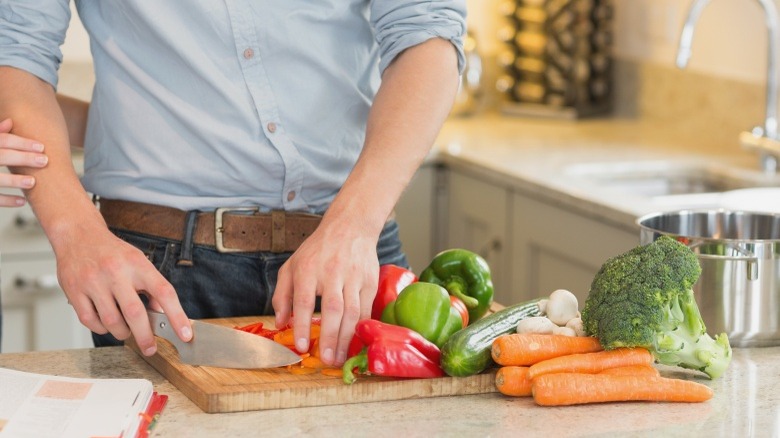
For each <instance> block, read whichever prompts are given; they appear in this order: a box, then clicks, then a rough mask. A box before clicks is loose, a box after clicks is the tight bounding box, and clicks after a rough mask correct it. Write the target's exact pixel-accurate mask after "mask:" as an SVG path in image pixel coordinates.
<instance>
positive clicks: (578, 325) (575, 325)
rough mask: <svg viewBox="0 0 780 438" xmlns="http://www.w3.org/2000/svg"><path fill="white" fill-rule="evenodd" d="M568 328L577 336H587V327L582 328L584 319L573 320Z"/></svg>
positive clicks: (568, 324) (568, 323)
mask: <svg viewBox="0 0 780 438" xmlns="http://www.w3.org/2000/svg"><path fill="white" fill-rule="evenodd" d="M566 327H568V328H570V329H572V330H574V333H576V334H577V336H585V327H583V326H582V318H580V317H579V316H577V317H575V318H572V319H570V320H569V322H567V323H566Z"/></svg>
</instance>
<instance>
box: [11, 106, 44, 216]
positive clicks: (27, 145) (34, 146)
mask: <svg viewBox="0 0 780 438" xmlns="http://www.w3.org/2000/svg"><path fill="white" fill-rule="evenodd" d="M12 129H13V122H12V121H11V119H5V120H2V121H0V166H15V167H31V168H41V167H44V166H46V164H47V163H48V161H49V160H48V157H46V155H45V154H43V145H42V144H41V143H39V142H37V141H35V140H30V139H26V138H22V137H19V136H17V135H13V134H11V130H12ZM34 185H35V178H34V177H32V176H29V175H16V174H13V173H8V172H3V173H0V188H15V189H30V188H32V187H33V186H34ZM24 204H25V199H24V196H21V195H11V194H6V193H0V207H20V206H22V205H24Z"/></svg>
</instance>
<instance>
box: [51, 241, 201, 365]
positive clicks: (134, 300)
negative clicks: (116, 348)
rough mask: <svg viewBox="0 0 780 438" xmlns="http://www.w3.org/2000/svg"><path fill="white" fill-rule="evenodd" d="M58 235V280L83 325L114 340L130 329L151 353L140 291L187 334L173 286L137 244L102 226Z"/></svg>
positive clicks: (152, 341) (187, 323) (153, 348)
mask: <svg viewBox="0 0 780 438" xmlns="http://www.w3.org/2000/svg"><path fill="white" fill-rule="evenodd" d="M57 240H58V244H57V245H56V247H55V253H56V256H57V275H58V278H59V281H60V285H61V286H62V288H63V289H64V291H65V295H66V296H67V297H68V301H69V302H70V304H71V305H72V306H73V307H74V309H75V310H76V313H77V314H78V317H79V320H80V321H81V323H82V324H84V325H85V326H86V327H87V328H89V329H90V330H92V331H93V332H95V333H97V334H106V333H111V334H112V335H114V337H116V338H117V339H119V340H125V339H127V338H128V337H129V336H130V335H131V334H132V335H133V337H134V338H135V341H136V343H137V344H138V347H139V348H140V350H141V351H142V352H143V354H144V355H146V356H151V355H153V354H154V353H155V352H156V348H157V345H156V342H155V339H154V335H153V334H152V331H151V326H150V323H149V317H148V316H147V314H146V308H145V307H144V305H143V303H142V302H141V299H140V297H139V294H144V295H146V296H147V297H148V298H149V307H150V308H151V309H153V310H157V311H162V312H164V313H165V314H166V315H167V316H168V319H169V320H170V321H171V324H172V325H173V328H174V330H175V331H176V333H178V334H179V337H180V338H181V339H182V340H183V341H185V342H188V341H189V340H190V339H192V328H191V325H190V321H189V319H188V318H187V316H186V315H185V314H184V310H183V309H182V307H181V304H180V303H179V299H178V296H177V295H176V291H175V290H174V288H173V286H172V285H171V284H170V283H169V282H168V281H167V280H166V279H165V278H164V277H163V276H162V275H161V274H160V273H159V272H158V271H157V269H155V267H154V266H153V265H152V263H151V262H150V261H149V259H147V258H146V256H145V255H144V254H143V253H142V252H141V251H140V250H139V249H137V248H135V247H133V246H132V245H130V244H128V243H126V242H125V241H123V240H121V239H119V238H118V237H116V236H114V235H113V234H112V233H111V232H110V231H108V230H107V229H101V230H98V231H94V230H91V231H87V230H78V231H76V232H73V233H68V236H67V237H65V238H62V236H60V239H57Z"/></svg>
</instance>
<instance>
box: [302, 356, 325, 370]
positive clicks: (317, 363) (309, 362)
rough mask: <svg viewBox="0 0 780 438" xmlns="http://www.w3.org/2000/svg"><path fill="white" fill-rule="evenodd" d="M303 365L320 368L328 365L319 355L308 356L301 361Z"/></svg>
mask: <svg viewBox="0 0 780 438" xmlns="http://www.w3.org/2000/svg"><path fill="white" fill-rule="evenodd" d="M301 366H302V367H304V368H316V369H320V368H325V367H326V366H327V365H325V362H323V361H322V359H320V358H319V357H316V356H308V357H305V358H304V359H303V360H302V361H301Z"/></svg>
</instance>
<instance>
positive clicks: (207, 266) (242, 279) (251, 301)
mask: <svg viewBox="0 0 780 438" xmlns="http://www.w3.org/2000/svg"><path fill="white" fill-rule="evenodd" d="M113 231H114V233H115V234H116V235H117V236H119V237H120V238H122V239H123V240H125V241H126V242H128V243H130V244H131V245H133V246H135V247H136V248H138V249H140V250H141V251H143V252H144V254H146V256H147V257H148V258H149V260H151V262H152V263H153V264H154V266H155V267H156V268H157V270H158V271H160V273H162V275H163V276H164V277H165V278H166V279H167V280H168V281H169V282H170V283H171V284H172V285H173V287H174V288H175V289H176V293H177V294H178V296H179V301H180V302H181V305H182V307H183V308H184V312H185V313H186V314H187V316H188V317H189V318H190V319H201V318H220V317H230V316H254V315H273V307H272V305H271V298H272V296H273V292H274V289H275V288H276V277H277V274H278V272H279V268H280V267H281V266H282V264H284V262H285V261H287V259H288V258H289V257H290V256H291V255H292V253H272V252H256V253H238V254H237V253H230V254H223V253H219V252H217V250H216V249H215V248H213V247H209V246H200V245H193V247H192V248H191V250H192V253H191V260H192V264H191V265H190V264H179V263H178V262H179V260H180V257H181V255H182V245H181V242H178V241H171V240H167V239H160V238H156V237H149V236H146V235H141V234H137V233H132V232H127V231H118V230H113ZM185 253H186V252H185ZM377 257H378V259H379V263H380V264H394V265H398V266H402V267H406V268H408V267H409V263H408V261H407V260H406V255H405V254H404V253H403V251H402V249H401V240H400V238H399V236H398V224H397V223H396V222H395V221H388V222H387V224H385V227H384V229H383V230H382V234H381V235H380V237H379V242H378V244H377ZM92 340H93V341H94V343H95V346H96V347H105V346H111V345H122V342H121V341H119V340H117V339H116V338H115V337H114V336H112V335H111V334H110V333H108V334H106V335H98V334H96V333H93V334H92Z"/></svg>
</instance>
